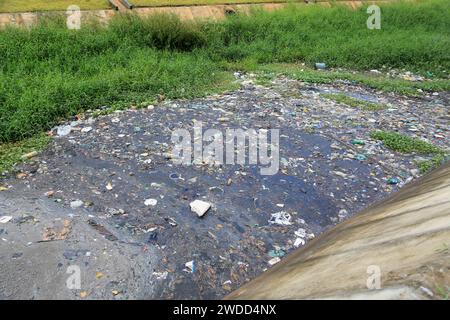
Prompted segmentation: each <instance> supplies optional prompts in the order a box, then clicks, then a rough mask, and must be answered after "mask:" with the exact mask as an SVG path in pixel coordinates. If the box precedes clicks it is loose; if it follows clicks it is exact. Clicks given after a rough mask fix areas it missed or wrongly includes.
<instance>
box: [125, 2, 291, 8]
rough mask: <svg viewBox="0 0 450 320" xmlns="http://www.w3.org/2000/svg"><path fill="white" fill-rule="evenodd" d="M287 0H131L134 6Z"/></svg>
mask: <svg viewBox="0 0 450 320" xmlns="http://www.w3.org/2000/svg"><path fill="white" fill-rule="evenodd" d="M263 2H289V0H132V1H130V3H132V4H134V5H135V6H136V7H150V6H179V5H212V4H234V3H263Z"/></svg>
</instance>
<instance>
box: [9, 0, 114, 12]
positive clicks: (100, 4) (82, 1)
mask: <svg viewBox="0 0 450 320" xmlns="http://www.w3.org/2000/svg"><path fill="white" fill-rule="evenodd" d="M71 5H77V6H79V7H80V9H82V10H92V9H107V8H109V5H108V2H107V1H106V0H51V1H49V0H32V1H31V0H1V1H0V13H1V12H29V11H51V10H62V11H64V10H66V9H67V7H69V6H71Z"/></svg>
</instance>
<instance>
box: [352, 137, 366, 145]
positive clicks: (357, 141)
mask: <svg viewBox="0 0 450 320" xmlns="http://www.w3.org/2000/svg"><path fill="white" fill-rule="evenodd" d="M350 143H351V144H353V145H359V146H363V145H365V144H366V143H365V142H364V141H362V140H359V139H353V140H352V141H350Z"/></svg>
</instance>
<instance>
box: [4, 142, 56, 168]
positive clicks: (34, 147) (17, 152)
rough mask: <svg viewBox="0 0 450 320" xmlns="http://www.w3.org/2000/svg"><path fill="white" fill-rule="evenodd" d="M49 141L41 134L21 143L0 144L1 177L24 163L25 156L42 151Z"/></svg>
mask: <svg viewBox="0 0 450 320" xmlns="http://www.w3.org/2000/svg"><path fill="white" fill-rule="evenodd" d="M49 141H50V138H49V137H48V136H47V135H45V134H43V133H41V134H39V135H36V136H34V137H31V138H28V139H25V140H23V141H20V142H15V143H4V144H0V176H1V174H2V173H3V172H5V171H8V170H10V169H11V168H12V167H13V165H15V164H18V163H20V162H22V161H23V159H22V156H23V155H25V154H27V153H29V152H32V151H36V152H39V151H41V150H42V149H44V148H45V147H46V146H47V144H48V142H49Z"/></svg>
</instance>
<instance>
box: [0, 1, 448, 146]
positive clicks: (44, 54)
mask: <svg viewBox="0 0 450 320" xmlns="http://www.w3.org/2000/svg"><path fill="white" fill-rule="evenodd" d="M448 9H450V7H449V2H448V1H446V0H427V1H421V2H419V3H417V4H411V3H396V4H389V5H382V15H383V20H382V29H381V30H368V29H367V28H366V19H367V16H368V15H367V13H366V11H365V7H362V8H360V9H358V10H350V9H348V8H346V7H343V6H339V5H333V6H332V7H331V8H322V7H320V6H292V7H289V8H286V9H282V10H278V11H276V12H271V13H269V12H262V11H256V12H254V13H253V14H252V15H250V16H247V15H240V14H237V15H234V16H232V17H230V18H229V19H226V20H224V21H221V22H210V21H203V22H181V21H179V20H178V19H177V18H175V17H173V16H161V15H156V16H154V17H150V18H137V17H132V16H121V17H116V19H114V20H113V21H112V22H111V24H110V25H109V27H105V26H101V25H99V24H95V23H92V22H90V23H85V24H83V26H82V28H81V30H68V29H67V28H66V26H65V19H64V16H63V17H61V18H60V19H54V20H50V21H42V22H41V24H39V25H37V26H35V27H32V28H30V29H18V28H12V27H11V28H6V29H4V30H1V31H0V61H1V64H0V143H1V142H3V143H5V142H11V141H20V140H22V139H24V138H28V137H32V136H34V135H36V134H38V133H40V132H43V131H44V130H48V129H49V128H51V127H52V126H54V125H55V124H57V123H58V122H60V121H61V120H63V119H66V118H67V117H70V116H73V115H75V114H77V113H79V112H83V111H84V110H86V109H96V108H99V107H102V106H110V107H112V108H114V107H117V106H120V107H124V106H127V105H128V106H129V105H139V104H141V103H146V102H148V101H153V100H154V99H155V98H156V97H157V95H159V94H164V95H165V96H166V97H167V98H169V99H172V98H191V97H197V96H202V95H205V94H208V93H212V92H219V91H221V90H224V88H225V89H226V88H232V87H233V84H232V83H231V77H230V75H229V74H227V72H229V71H233V70H236V69H247V70H249V71H252V70H256V71H260V72H265V71H264V70H263V69H264V68H267V69H270V68H274V69H276V68H279V69H282V68H283V67H282V66H292V65H296V63H297V62H299V61H303V62H304V63H306V66H307V67H308V66H309V67H311V66H312V65H313V63H314V62H317V61H322V62H325V63H327V65H329V66H330V67H343V68H348V69H352V70H361V71H362V70H367V69H372V68H381V67H382V66H386V67H395V68H405V69H408V70H410V71H414V72H418V73H420V74H426V73H427V72H432V73H433V74H434V75H435V78H436V79H434V80H433V81H424V82H420V83H417V82H414V83H412V82H408V81H404V80H391V79H386V78H384V77H369V76H367V75H364V74H353V73H351V72H334V71H333V72H317V71H314V70H311V69H309V68H305V69H304V71H300V70H299V69H295V70H289V68H287V67H286V68H285V71H286V72H292V76H293V77H294V78H296V79H301V80H303V81H311V82H326V81H329V82H331V81H335V80H336V79H348V80H350V81H355V83H356V82H358V83H362V84H366V85H369V86H372V87H375V88H379V89H382V90H389V91H395V92H409V93H417V89H418V88H420V89H423V90H448V89H449V80H448V79H446V78H447V77H448V75H447V72H446V70H448V69H449V67H450V55H449V53H448V52H449V50H448V49H449V47H450V19H449V12H450V10H448ZM281 71H282V70H281ZM439 77H441V79H439Z"/></svg>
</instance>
